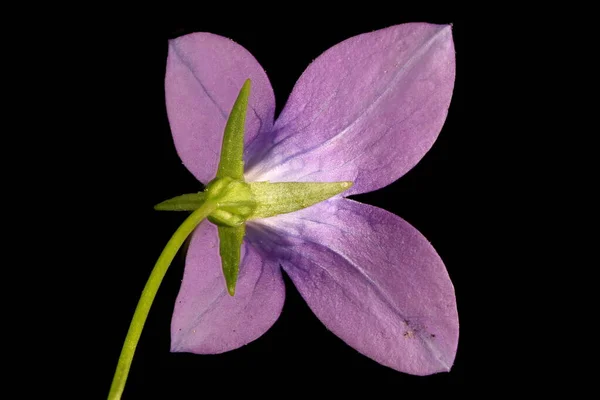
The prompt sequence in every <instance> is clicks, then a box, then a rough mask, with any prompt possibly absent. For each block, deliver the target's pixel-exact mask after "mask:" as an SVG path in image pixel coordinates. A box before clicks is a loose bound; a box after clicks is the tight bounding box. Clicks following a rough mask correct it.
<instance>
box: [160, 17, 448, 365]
mask: <svg viewBox="0 0 600 400" xmlns="http://www.w3.org/2000/svg"><path fill="white" fill-rule="evenodd" d="M454 73H455V61H454V47H453V41H452V32H451V28H450V26H442V25H432V24H425V23H415V24H404V25H398V26H393V27H390V28H387V29H383V30H379V31H375V32H371V33H366V34H363V35H359V36H356V37H353V38H350V39H348V40H346V41H344V42H342V43H339V44H338V45H336V46H334V47H332V48H331V49H329V50H328V51H326V52H325V53H324V54H322V55H321V56H320V57H319V58H317V59H316V60H315V61H314V62H313V63H312V64H311V65H310V66H309V67H308V69H307V70H306V71H305V72H304V73H303V74H302V76H301V77H300V79H299V80H298V82H297V83H296V85H295V87H294V89H293V91H292V94H291V96H290V98H289V100H288V102H287V104H286V106H285V108H284V109H283V111H282V112H281V115H280V116H279V117H278V118H277V120H276V121H275V122H274V121H273V120H274V111H275V100H274V95H273V90H272V88H271V85H270V83H269V80H268V78H267V76H266V74H265V72H264V71H263V69H262V68H261V66H260V65H259V64H258V62H257V61H256V60H255V59H254V58H253V56H252V55H251V54H250V53H249V52H248V51H246V50H245V49H244V48H242V47H240V46H239V45H237V44H236V43H234V42H233V41H231V40H229V39H226V38H223V37H220V36H217V35H214V34H209V33H194V34H190V35H186V36H183V37H180V38H177V39H174V40H171V41H170V44H169V55H168V62H167V73H166V81H165V85H166V86H165V90H166V100H167V111H168V116H169V121H170V125H171V129H172V132H173V137H174V141H175V145H176V148H177V152H178V154H179V155H180V157H181V159H182V160H183V163H184V164H185V166H186V167H187V168H188V169H189V170H190V171H191V172H192V173H193V174H194V176H195V177H196V178H198V180H200V181H201V182H204V183H207V182H210V181H211V180H213V178H215V174H216V171H217V164H218V162H219V154H220V148H221V139H222V135H223V131H224V128H225V123H226V121H227V118H228V111H229V110H230V108H231V105H232V104H233V103H234V101H235V98H236V95H237V94H238V90H239V89H240V87H241V86H242V84H243V83H244V81H245V80H246V79H247V78H249V79H250V80H251V81H252V93H251V95H250V98H249V103H248V112H247V118H246V122H245V127H246V133H245V148H244V164H245V170H244V171H245V172H244V176H245V179H246V181H248V182H257V181H270V182H334V181H352V182H353V183H354V185H353V186H352V187H351V188H350V189H349V190H348V191H346V192H344V193H343V194H342V195H337V196H334V197H332V198H330V199H329V200H326V201H323V202H321V203H318V204H315V205H312V206H310V207H308V208H304V209H302V210H299V211H295V212H291V213H287V214H281V215H278V216H274V217H269V218H265V219H259V220H252V221H248V222H247V227H246V235H245V238H244V242H243V246H242V253H241V262H240V268H239V278H238V282H237V289H236V292H235V296H229V295H227V290H226V287H225V285H224V284H223V274H222V271H221V260H220V256H219V242H218V240H219V237H218V234H217V228H216V227H215V225H213V224H212V223H210V222H208V221H204V222H203V223H201V224H200V225H199V226H198V227H197V229H196V230H195V232H194V234H193V236H192V239H191V243H190V246H189V250H188V254H187V259H186V266H185V273H184V278H183V282H182V284H181V290H180V293H179V296H178V298H177V301H176V305H175V311H174V314H173V320H172V326H171V350H172V351H174V352H192V353H199V354H214V353H222V352H225V351H229V350H232V349H235V348H238V347H240V346H243V345H245V344H247V343H249V342H251V341H253V340H255V339H257V338H258V337H259V336H261V335H262V334H263V333H265V332H266V331H267V330H268V329H269V328H270V327H271V326H272V325H273V323H274V322H275V321H276V320H277V318H278V316H279V314H280V312H281V309H282V306H283V303H284V298H285V292H284V282H283V280H282V275H281V268H283V270H285V272H286V273H287V274H288V275H289V277H290V278H291V279H292V281H293V283H294V284H295V286H296V287H297V288H298V290H299V292H300V293H301V295H302V297H303V298H304V299H305V300H306V302H307V303H308V305H309V306H310V308H311V309H312V310H313V312H314V313H315V314H316V316H317V317H318V318H319V319H320V320H321V321H322V322H323V323H324V324H325V326H326V327H327V328H328V329H329V330H331V331H332V332H333V333H335V334H336V335H337V336H339V337H340V338H341V339H343V340H344V341H345V342H346V343H347V344H349V345H350V346H352V347H354V348H355V349H356V350H358V351H359V352H361V353H362V354H364V355H366V356H368V357H370V358H372V359H374V360H376V361H377V362H379V363H381V364H383V365H386V366H389V367H391V368H394V369H396V370H398V371H403V372H406V373H410V374H416V375H426V374H432V373H436V372H440V371H448V370H449V369H450V367H451V366H452V364H453V362H454V357H455V354H456V348H457V342H458V314H457V310H456V300H455V296H454V288H453V286H452V283H451V281H450V278H449V276H448V273H447V271H446V268H445V267H444V264H443V263H442V261H441V259H440V257H439V256H438V254H437V253H436V251H435V250H434V248H433V247H432V246H431V244H430V243H429V242H428V241H427V240H426V239H425V238H424V237H423V236H422V235H421V234H420V233H419V232H418V231H417V230H416V229H415V228H413V227H412V226H410V225H409V224H408V223H407V222H405V221H404V220H402V219H401V218H399V217H398V216H396V215H393V214H391V213H389V212H387V211H385V210H382V209H379V208H377V207H373V206H369V205H365V204H361V203H358V202H356V201H353V200H349V199H346V198H345V197H344V196H347V195H352V194H358V193H365V192H370V191H373V190H376V189H379V188H381V187H384V186H386V185H388V184H390V183H392V182H394V181H395V180H396V179H398V178H399V177H400V176H402V175H403V174H405V173H406V172H407V171H408V170H410V169H411V168H412V167H413V166H414V165H415V164H416V163H417V162H418V161H419V160H420V159H421V158H422V157H423V156H424V155H425V153H426V152H427V151H428V150H429V149H430V148H431V146H432V145H433V143H434V141H435V139H436V138H437V135H438V134H439V132H440V130H441V128H442V125H443V123H444V120H445V118H446V114H447V111H448V107H449V104H450V99H451V96H452V90H453V86H454ZM280 267H281V268H280Z"/></svg>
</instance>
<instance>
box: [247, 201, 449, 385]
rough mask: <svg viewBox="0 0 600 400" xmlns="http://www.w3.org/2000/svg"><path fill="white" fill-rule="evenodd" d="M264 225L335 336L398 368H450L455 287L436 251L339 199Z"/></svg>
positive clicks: (368, 209)
mask: <svg viewBox="0 0 600 400" xmlns="http://www.w3.org/2000/svg"><path fill="white" fill-rule="evenodd" d="M261 223H262V224H263V226H264V227H263V230H264V231H266V230H269V229H271V230H273V231H276V232H279V237H280V238H282V239H280V241H279V242H278V243H275V245H273V246H272V248H271V249H270V250H271V251H278V252H279V256H280V257H281V265H282V266H283V268H284V269H285V271H286V272H287V273H288V275H289V276H290V277H291V279H292V281H293V282H294V284H295V285H296V287H297V288H298V290H299V291H300V293H301V294H302V296H303V297H304V299H305V300H306V302H307V303H308V305H309V306H310V308H311V309H312V310H313V311H314V313H315V314H316V315H317V317H318V318H319V319H320V320H321V321H322V322H323V323H324V324H325V326H326V327H327V328H328V329H330V330H331V331H332V332H333V333H335V334H336V335H337V336H339V337H340V338H342V339H343V340H344V341H345V342H346V343H348V344H349V345H350V346H352V347H354V348H355V349H356V350H358V351H359V352H361V353H362V354H364V355H366V356H368V357H370V358H372V359H374V360H375V361H377V362H379V363H381V364H383V365H387V366H389V367H391V368H394V369H396V370H398V371H402V372H407V373H410V374H415V375H428V374H432V373H436V372H441V371H448V370H449V369H450V367H451V366H452V364H453V362H454V357H455V355H456V348H457V342H458V314H457V310H456V299H455V296H454V288H453V285H452V282H451V281H450V278H449V276H448V272H447V271H446V268H445V267H444V264H443V263H442V260H441V259H440V257H439V256H438V254H437V253H436V251H435V250H434V248H433V247H432V246H431V245H430V244H429V242H428V241H427V239H425V238H424V237H423V235H421V234H420V233H419V232H418V231H417V230H416V229H415V228H413V227H412V226H411V225H409V224H408V223H407V222H406V221H404V220H402V219H401V218H400V217H398V216H396V215H394V214H391V213H389V212H387V211H385V210H382V209H380V208H377V207H372V206H369V205H365V204H361V203H358V202H355V201H352V200H348V199H343V198H336V199H332V200H329V201H327V202H323V203H319V204H317V205H315V206H312V207H309V208H306V209H304V210H301V211H298V212H295V213H290V214H284V215H279V216H277V217H273V218H268V219H265V220H262V221H261ZM265 237H266V236H265V235H264V234H263V238H265ZM251 240H252V239H251ZM282 240H283V241H282ZM263 243H265V242H263Z"/></svg>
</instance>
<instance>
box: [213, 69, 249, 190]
mask: <svg viewBox="0 0 600 400" xmlns="http://www.w3.org/2000/svg"><path fill="white" fill-rule="evenodd" d="M249 96H250V79H246V82H244V85H243V86H242V89H241V90H240V93H239V94H238V97H237V99H236V100H235V103H234V105H233V108H232V109H231V112H230V113H229V118H228V119H227V124H226V125H225V133H224V134H223V145H222V146H221V159H220V160H219V169H218V170H217V178H232V179H237V180H244V160H243V158H242V157H243V155H244V124H245V122H246V109H247V108H248V97H249Z"/></svg>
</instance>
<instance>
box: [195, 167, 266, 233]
mask: <svg viewBox="0 0 600 400" xmlns="http://www.w3.org/2000/svg"><path fill="white" fill-rule="evenodd" d="M205 193H206V201H210V202H212V203H214V204H216V206H217V208H216V209H215V211H213V212H212V213H211V214H210V215H209V216H208V220H209V221H211V222H212V223H214V224H216V225H219V226H232V227H233V226H239V225H241V224H243V223H244V222H245V221H246V220H247V219H248V217H249V216H250V215H251V214H252V213H253V212H254V210H255V209H256V201H255V199H254V195H253V194H252V191H251V190H250V185H248V184H247V183H246V182H242V181H239V180H235V179H232V178H229V177H225V178H216V179H214V180H213V181H211V182H210V183H209V184H208V186H207V187H206V190H205Z"/></svg>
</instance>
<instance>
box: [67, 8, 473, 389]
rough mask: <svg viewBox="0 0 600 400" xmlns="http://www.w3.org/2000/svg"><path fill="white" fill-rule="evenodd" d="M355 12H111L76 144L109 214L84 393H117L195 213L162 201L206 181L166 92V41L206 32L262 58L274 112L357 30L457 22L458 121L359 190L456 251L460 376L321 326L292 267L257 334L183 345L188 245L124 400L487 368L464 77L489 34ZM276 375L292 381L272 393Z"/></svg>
mask: <svg viewBox="0 0 600 400" xmlns="http://www.w3.org/2000/svg"><path fill="white" fill-rule="evenodd" d="M364 6H366V7H367V8H368V5H364ZM354 11H355V12H354V14H353V15H352V16H351V17H348V16H342V14H338V15H335V16H333V17H331V16H328V17H325V16H322V15H320V14H319V13H314V14H313V13H308V14H307V16H304V15H302V16H300V15H296V14H295V13H294V12H293V10H292V11H287V12H281V13H280V14H277V11H273V12H274V13H275V14H274V15H275V16H276V17H275V18H273V16H270V15H266V14H265V15H263V16H262V17H261V18H256V17H254V16H252V17H250V16H249V17H247V18H241V19H240V18H236V19H230V18H228V16H223V14H222V13H217V14H219V15H220V16H216V14H212V13H211V14H210V15H208V14H201V13H198V14H195V13H192V12H191V11H190V12H189V13H186V12H183V13H181V14H182V15H180V16H173V15H169V16H166V15H165V16H164V17H163V18H162V19H158V20H153V21H148V20H145V19H144V18H143V17H139V18H131V19H127V21H126V22H125V23H123V21H122V20H121V21H119V24H118V28H117V27H116V25H115V27H114V29H113V27H112V26H111V21H110V20H107V21H106V25H105V27H104V29H105V30H106V32H107V34H106V40H104V39H101V40H100V41H98V42H94V48H93V51H92V52H91V54H89V53H88V56H89V59H87V60H86V62H88V63H90V64H91V65H92V66H93V68H92V69H91V70H92V71H93V74H92V76H91V77H88V79H86V80H85V82H82V86H84V90H85V91H86V93H88V96H86V100H83V99H82V101H86V102H87V101H88V100H87V99H90V97H91V98H92V99H91V100H89V104H88V103H85V104H83V105H82V107H81V108H82V115H81V117H83V120H84V121H85V126H84V128H85V137H86V139H85V140H83V139H81V142H80V143H79V145H80V147H81V148H82V149H83V150H84V151H82V152H80V153H79V154H81V155H82V157H81V158H82V160H81V162H82V163H81V164H80V165H81V167H80V171H79V172H82V173H83V174H85V176H86V178H85V183H84V184H85V185H86V187H87V188H88V189H90V190H91V192H93V196H94V198H93V204H94V207H95V208H96V209H97V212H96V217H95V219H94V223H93V225H92V227H91V229H90V230H89V231H88V232H87V233H84V234H82V236H83V240H84V241H85V242H86V246H84V247H83V253H84V254H85V258H83V259H85V263H86V265H85V269H86V271H87V273H86V274H85V276H86V279H92V280H93V283H94V284H93V285H91V287H93V290H90V291H89V292H87V294H86V299H87V300H86V302H88V303H90V308H91V310H92V312H93V313H94V321H95V322H94V327H93V336H92V337H93V338H94V339H89V342H91V343H89V344H88V346H87V347H86V352H85V358H86V359H87V361H88V362H89V361H90V360H91V361H92V363H93V365H94V367H93V368H92V369H91V370H90V371H89V376H87V377H86V379H85V380H84V381H85V384H84V385H83V387H82V389H81V390H82V392H81V393H80V394H81V398H103V397H105V396H106V394H107V393H108V389H109V386H110V382H111V379H112V375H113V373H114V368H115V366H116V362H117V359H118V356H119V352H120V349H121V346H122V342H123V339H124V338H125V334H126V332H127V328H128V326H129V322H130V319H131V317H132V315H133V311H134V309H135V305H136V303H137V300H138V298H139V294H140V292H141V290H142V288H143V286H144V284H145V281H146V279H147V277H148V274H149V273H150V271H151V268H152V266H153V264H154V262H155V260H156V258H157V257H158V255H159V254H160V252H161V250H162V248H163V247H164V245H165V244H166V242H167V241H168V239H169V237H170V236H171V234H172V233H173V232H174V231H175V229H176V228H177V226H178V225H179V224H180V223H181V221H182V220H183V215H182V214H179V213H164V212H163V213H161V212H156V211H154V210H153V208H152V207H153V205H154V204H156V203H158V202H160V201H162V200H165V199H168V198H170V197H173V196H176V195H178V194H182V193H189V192H194V191H197V190H199V184H198V182H197V181H196V180H195V178H194V177H193V176H192V175H191V174H190V173H189V172H188V171H187V170H186V168H185V167H184V166H183V165H182V163H181V161H180V160H179V158H178V156H177V154H176V152H175V148H174V146H173V143H172V139H171V134H170V131H169V124H168V120H167V114H166V110H165V102H164V89H163V79H164V73H165V62H166V56H167V40H168V39H169V38H174V37H177V36H179V35H182V34H186V33H191V32H195V31H208V32H212V33H216V34H220V35H223V36H226V37H229V38H231V39H233V40H234V41H236V42H237V43H239V44H240V45H242V46H243V47H245V48H246V49H248V50H249V51H250V52H251V53H252V54H253V55H254V56H255V57H256V59H257V60H258V61H259V62H260V63H261V65H262V66H263V67H264V69H265V70H266V72H267V75H268V76H269V79H270V81H271V84H272V86H273V88H274V91H275V98H276V103H277V113H278V112H279V111H280V110H281V108H282V107H283V105H284V103H285V100H286V99H287V97H288V95H289V93H290V91H291V89H292V87H293V85H294V83H295V81H296V80H297V78H298V77H299V76H300V74H301V73H302V71H303V70H304V69H305V68H306V66H308V64H309V63H310V62H311V61H312V60H313V59H315V58H316V57H318V56H319V55H320V54H321V53H322V52H323V51H325V50H326V49H328V48H329V47H331V46H333V45H335V44H336V43H338V42H340V41H342V40H344V39H346V38H348V37H351V36H354V35H357V34H360V33H364V32H368V31H372V30H376V29H381V28H385V27H388V26H391V25H395V24H400V23H404V22H431V23H440V24H447V23H452V24H453V34H454V41H455V48H456V63H457V76H456V84H455V90H454V95H453V98H452V103H451V105H450V110H449V114H448V118H447V120H446V123H445V125H444V127H443V129H442V132H441V134H440V136H439V138H438V140H437V142H436V143H435V144H434V146H433V148H432V149H431V151H430V152H429V153H427V155H426V156H425V157H424V158H423V160H422V161H421V162H420V163H419V164H418V165H417V166H416V167H415V168H413V169H412V170H411V171H410V172H408V173H407V174H406V175H405V176H403V177H402V178H400V179H399V180H398V181H396V182H395V183H393V184H391V185H389V186H388V187H385V188H383V189H380V190H378V191H376V192H372V193H368V194H363V195H359V196H354V197H353V198H354V199H356V200H358V201H361V202H364V203H368V204H371V205H375V206H378V207H381V208H384V209H386V210H388V211H391V212H393V213H395V214H397V215H399V216H401V217H402V218H404V219H405V220H407V221H408V222H410V223H411V224H412V225H413V226H415V227H416V228H417V229H418V230H419V231H421V232H422V233H423V234H424V235H425V236H426V237H427V238H428V239H429V240H430V241H431V242H432V244H433V245H434V247H435V248H436V250H437V251H438V253H439V254H440V256H441V257H442V259H443V260H444V262H445V264H446V266H447V269H448V271H449V274H450V277H451V279H452V281H453V283H454V285H455V289H456V295H457V301H458V309H459V318H460V323H461V333H460V340H459V348H458V354H457V357H456V361H455V365H454V367H453V368H452V370H451V372H449V373H442V374H437V375H433V376H428V377H415V376H409V375H406V374H402V373H399V372H396V371H394V370H392V369H389V368H387V367H384V366H381V365H379V364H377V363H376V362H374V361H372V360H370V359H369V358H367V357H365V356H362V355H361V354H359V353H358V352H356V351H355V350H353V349H352V348H350V347H349V346H347V345H346V344H345V343H343V342H342V341H341V340H340V339H338V338H337V337H336V336H335V335H333V334H332V333H330V332H329V331H328V330H327V329H326V328H325V327H324V326H323V325H322V324H321V323H320V322H319V320H318V319H317V318H316V317H315V316H314V315H313V314H312V312H311V311H310V309H309V308H308V306H307V305H306V304H305V303H304V302H303V300H302V298H301V297H300V295H299V294H298V293H297V291H296V289H295V288H294V286H293V284H292V283H291V281H290V280H289V279H287V277H286V278H285V279H286V303H285V306H284V309H283V312H282V314H281V317H280V318H279V320H278V321H277V322H276V323H275V325H274V326H273V327H272V328H271V329H270V330H269V331H268V332H267V333H266V334H265V335H263V336H262V337H261V338H259V339H258V340H256V341H255V342H252V343H251V344H249V345H247V346H244V347H243V348H241V349H238V350H235V351H231V352H229V353H225V354H221V355H214V356H201V355H193V354H172V353H170V352H169V341H170V337H169V336H170V335H169V331H170V328H169V327H170V318H171V313H172V310H173V305H174V301H175V297H176V295H177V292H178V289H179V284H180V280H181V277H182V274H183V255H179V256H178V257H177V258H176V260H175V262H174V263H173V264H172V266H171V268H170V270H169V271H168V273H167V276H166V278H165V280H164V281H163V284H162V286H161V289H160V291H159V293H158V296H157V297H156V299H155V302H154V305H153V306H152V310H151V312H150V315H149V318H148V321H147V323H146V327H145V329H144V332H143V334H142V338H141V340H140V343H139V346H138V349H137V352H136V354H135V358H134V362H133V366H132V369H131V372H130V375H129V379H128V382H127V386H126V389H125V393H124V398H126V399H127V398H129V399H137V398H140V399H141V398H145V399H148V398H184V396H192V398H205V397H207V396H208V393H209V392H210V393H213V391H215V390H216V393H221V394H220V395H219V396H226V395H237V394H248V395H250V394H252V395H254V394H256V395H259V396H262V395H267V396H268V395H269V394H277V393H279V394H280V395H282V396H286V393H288V394H289V393H293V392H294V391H296V390H298V389H303V390H313V389H315V390H316V388H317V387H318V388H319V393H321V391H322V390H325V391H327V392H336V393H339V392H340V391H350V392H351V393H359V392H360V391H362V390H371V389H383V390H388V389H389V390H392V392H393V393H397V394H398V395H401V393H402V391H403V390H406V389H407V388H410V387H411V386H419V387H424V386H428V385H434V386H437V385H444V386H446V385H448V384H461V385H463V384H466V383H469V382H470V377H471V376H472V374H471V373H470V372H469V371H473V370H474V369H476V368H479V367H477V366H474V365H473V364H472V363H471V362H470V357H469V354H470V353H472V352H473V350H474V348H475V345H474V343H475V339H476V338H475V336H476V334H475V332H476V331H477V319H476V313H475V311H474V307H475V303H476V302H477V299H475V298H474V295H473V294H472V293H473V291H472V290H471V285H473V282H477V280H478V279H479V274H480V273H481V272H480V270H479V269H478V268H477V262H476V259H477V255H476V250H475V249H474V248H473V246H474V245H473V244H472V243H471V242H469V240H466V239H465V238H466V237H472V236H473V235H476V234H477V233H476V232H474V230H473V229H474V227H473V226H472V224H473V219H474V218H473V217H474V216H473V210H472V208H471V206H472V204H473V202H474V198H473V196H472V194H473V188H474V187H476V186H477V184H478V178H477V176H478V174H479V171H476V170H474V169H473V168H469V167H470V166H472V163H473V156H474V151H473V149H474V148H476V147H477V146H478V144H479V143H480V139H479V136H478V133H477V132H476V131H475V130H474V129H473V127H472V124H471V123H470V121H472V120H473V114H472V113H471V114H470V117H471V118H468V114H469V112H470V107H471V104H470V103H472V102H473V99H472V98H470V97H469V90H468V89H467V88H468V87H470V85H471V84H472V83H473V82H472V81H470V79H471V78H470V77H472V76H473V75H472V72H474V70H475V67H474V65H473V62H472V60H473V59H474V58H475V54H474V53H475V50H474V48H473V46H472V44H471V43H472V41H470V40H469V38H472V37H476V36H477V34H478V33H477V31H476V29H475V28H474V27H473V26H471V25H469V24H468V23H467V22H466V21H465V20H464V19H463V18H462V13H461V11H460V10H458V9H455V8H451V7H446V8H445V9H439V8H436V9H434V8H433V7H427V6H423V7H422V9H419V10H409V9H406V10H404V11H403V12H397V11H394V12H391V11H390V12H388V11H386V10H385V9H383V10H382V11H377V9H375V10H371V11H372V12H369V13H367V12H363V11H366V10H354ZM190 14H194V15H190ZM190 21H192V22H190ZM100 36H102V35H100ZM89 78H91V79H89ZM90 93H91V94H92V95H91V96H89V94H90ZM90 164H91V165H93V166H90ZM73 190H76V189H73ZM465 232H467V233H465ZM90 271H91V274H90ZM89 276H91V277H92V278H89ZM275 387H277V388H283V389H277V391H274V388H275ZM321 388H322V389H321ZM282 390H283V391H282Z"/></svg>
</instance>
